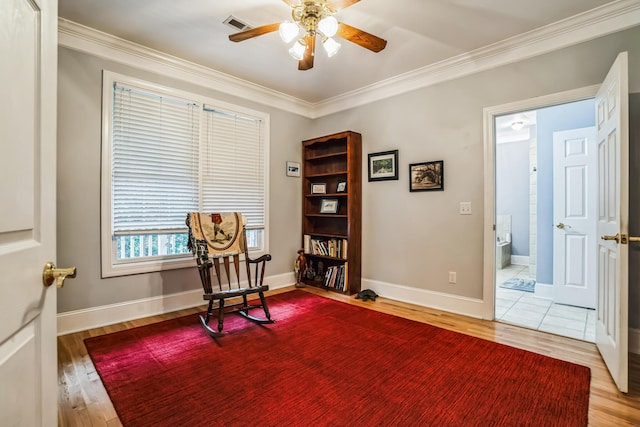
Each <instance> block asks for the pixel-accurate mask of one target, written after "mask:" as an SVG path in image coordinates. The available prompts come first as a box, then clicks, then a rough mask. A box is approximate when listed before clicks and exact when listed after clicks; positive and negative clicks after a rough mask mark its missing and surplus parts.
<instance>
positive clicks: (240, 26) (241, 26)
mask: <svg viewBox="0 0 640 427" xmlns="http://www.w3.org/2000/svg"><path fill="white" fill-rule="evenodd" d="M224 24H226V25H228V26H230V27H231V28H233V29H235V30H238V31H245V30H250V29H251V28H252V27H251V26H250V25H248V24H245V23H244V22H242V21H241V20H239V19H238V18H236V17H235V16H233V15H229V17H228V18H227V19H225V20H224Z"/></svg>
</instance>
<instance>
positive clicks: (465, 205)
mask: <svg viewBox="0 0 640 427" xmlns="http://www.w3.org/2000/svg"><path fill="white" fill-rule="evenodd" d="M460 215H471V202H460Z"/></svg>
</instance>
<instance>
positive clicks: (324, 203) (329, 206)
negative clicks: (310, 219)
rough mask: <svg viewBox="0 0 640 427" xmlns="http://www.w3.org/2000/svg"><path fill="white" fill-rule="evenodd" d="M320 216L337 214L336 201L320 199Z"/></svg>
mask: <svg viewBox="0 0 640 427" xmlns="http://www.w3.org/2000/svg"><path fill="white" fill-rule="evenodd" d="M320 213H321V214H337V213H338V199H322V200H321V202H320Z"/></svg>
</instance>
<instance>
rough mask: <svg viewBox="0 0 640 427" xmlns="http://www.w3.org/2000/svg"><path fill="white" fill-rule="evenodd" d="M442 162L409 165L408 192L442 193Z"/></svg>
mask: <svg viewBox="0 0 640 427" xmlns="http://www.w3.org/2000/svg"><path fill="white" fill-rule="evenodd" d="M443 190H444V161H443V160H437V161H434V162H422V163H413V164H410V165H409V191H443Z"/></svg>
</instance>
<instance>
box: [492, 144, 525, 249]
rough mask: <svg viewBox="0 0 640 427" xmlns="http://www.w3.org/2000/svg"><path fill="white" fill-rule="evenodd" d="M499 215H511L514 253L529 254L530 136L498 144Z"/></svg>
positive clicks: (497, 202)
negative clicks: (525, 138)
mask: <svg viewBox="0 0 640 427" xmlns="http://www.w3.org/2000/svg"><path fill="white" fill-rule="evenodd" d="M496 215H510V216H511V254H512V255H521V256H529V140H528V139H527V140H522V141H515V142H507V143H499V144H496Z"/></svg>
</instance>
